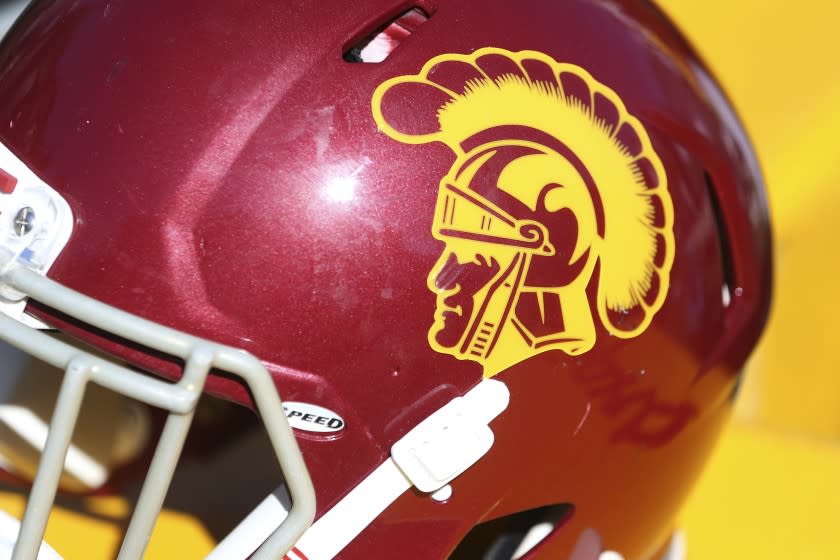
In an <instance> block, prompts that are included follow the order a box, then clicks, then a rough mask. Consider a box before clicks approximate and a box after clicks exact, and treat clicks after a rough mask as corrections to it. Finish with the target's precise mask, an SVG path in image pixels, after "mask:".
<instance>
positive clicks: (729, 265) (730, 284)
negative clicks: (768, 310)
mask: <svg viewBox="0 0 840 560" xmlns="http://www.w3.org/2000/svg"><path fill="white" fill-rule="evenodd" d="M703 175H704V176H705V179H706V190H707V192H708V193H709V203H710V204H711V206H712V213H713V214H714V216H715V226H716V227H717V232H718V242H719V243H720V261H721V263H720V264H721V271H722V279H721V302H722V303H723V307H729V305H730V303H732V296H733V294H734V295H737V294H738V292H739V291H740V290H739V289H738V288H736V279H735V268H734V266H733V262H732V246H731V244H730V242H729V233H728V232H727V228H726V219H725V217H724V214H723V208H722V207H721V203H720V198H718V193H717V189H716V188H715V182H714V179H712V176H711V174H710V173H709V172H708V171H704V172H703Z"/></svg>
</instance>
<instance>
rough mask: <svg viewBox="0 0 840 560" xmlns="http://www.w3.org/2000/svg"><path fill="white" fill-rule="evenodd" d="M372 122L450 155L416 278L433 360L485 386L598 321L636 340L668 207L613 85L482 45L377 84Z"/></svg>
mask: <svg viewBox="0 0 840 560" xmlns="http://www.w3.org/2000/svg"><path fill="white" fill-rule="evenodd" d="M432 75H434V79H432V78H431V76H432ZM452 76H460V77H461V78H460V80H461V82H460V83H457V84H453V78H452ZM465 76H466V78H464V77H465ZM538 78H539V79H538ZM444 84H445V85H444ZM430 92H432V93H434V94H435V95H434V96H433V97H434V98H436V99H440V97H441V95H440V94H441V93H445V94H446V96H447V97H448V99H447V100H446V101H444V102H443V103H442V104H440V105H439V106H437V107H435V108H434V109H435V110H434V111H433V112H431V111H429V109H428V108H427V109H426V112H425V114H423V113H422V111H421V114H418V115H417V121H416V122H415V123H413V125H412V126H411V130H412V132H410V133H409V132H405V131H402V130H400V128H401V127H403V128H405V127H404V125H403V124H401V123H403V122H404V116H401V117H400V118H395V117H393V116H392V115H393V114H392V113H391V110H392V109H391V108H392V107H397V106H400V107H405V106H406V103H405V99H406V98H409V99H410V98H412V97H415V98H416V97H418V96H424V95H426V96H428V94H429V93H430ZM419 106H421V107H422V106H425V105H423V104H419ZM373 110H374V117H375V118H376V120H377V122H378V123H379V125H380V127H381V128H382V130H383V131H384V132H386V134H388V135H389V136H391V137H393V138H394V139H396V140H399V141H402V142H406V143H411V144H420V143H427V142H433V141H440V142H444V143H445V144H447V145H448V146H449V147H450V148H452V150H453V152H454V153H455V162H454V163H453V165H452V167H451V169H450V171H449V172H448V173H447V174H446V176H445V177H443V178H442V179H441V181H440V184H439V186H438V198H437V203H436V205H435V210H434V216H433V222H432V228H431V233H432V235H433V236H434V237H435V238H436V239H438V240H439V241H442V242H443V244H444V248H443V251H442V253H441V255H440V257H439V259H438V260H437V262H436V263H435V264H434V266H433V267H432V269H431V271H430V272H429V275H428V278H427V286H428V288H429V290H431V291H432V292H434V293H435V295H436V310H435V312H434V319H433V323H432V325H431V327H430V329H429V344H430V345H431V347H432V348H433V349H434V350H436V351H437V352H441V353H446V354H450V355H452V356H454V357H456V358H458V359H465V360H473V361H476V362H479V363H480V364H481V365H482V366H483V368H484V375H485V377H490V376H492V375H495V374H496V373H498V372H499V371H502V370H504V369H506V368H507V367H509V366H511V365H513V364H515V363H518V362H520V361H522V360H524V359H526V358H528V357H530V356H532V355H535V354H537V353H540V352H544V351H547V350H561V351H563V352H565V353H566V354H569V355H579V354H582V353H584V352H586V351H588V350H590V349H591V348H592V347H593V346H594V344H595V342H596V328H595V319H594V317H595V316H597V317H598V318H599V320H600V322H601V324H602V325H603V326H604V327H605V328H606V330H607V331H608V332H610V334H613V335H615V336H619V337H623V338H629V337H633V336H638V335H639V334H641V332H643V331H644V329H645V328H647V326H648V325H649V324H650V321H651V319H652V317H653V315H654V314H655V313H656V311H658V309H659V308H660V307H661V305H662V303H663V302H664V299H665V295H666V292H667V288H668V277H669V272H670V267H671V264H672V262H673V245H674V243H673V233H672V223H673V216H672V214H673V210H672V204H671V200H670V196H669V195H668V191H667V184H666V177H665V173H664V169H663V168H662V164H661V162H660V160H659V158H658V156H657V155H656V153H655V152H654V151H653V149H652V147H651V145H650V140H649V139H648V137H647V134H646V132H645V130H644V128H643V127H642V125H641V124H640V123H639V121H638V120H636V119H635V118H634V117H632V116H631V115H629V114H628V113H627V111H626V109H625V108H624V105H623V103H622V102H621V100H620V99H619V98H618V96H617V95H616V94H615V93H614V92H612V91H611V90H610V89H609V88H607V87H606V86H604V85H603V84H600V83H598V82H597V81H595V80H594V79H593V78H592V77H591V76H590V75H589V74H588V73H586V71H584V70H582V69H581V68H579V67H576V66H572V65H568V64H560V63H557V62H556V61H554V60H552V59H550V58H549V57H547V56H546V55H543V54H541V53H536V52H531V51H526V52H520V53H512V52H509V51H504V50H501V49H493V48H489V49H481V50H479V51H477V52H475V53H473V54H472V55H469V56H461V55H443V56H440V57H437V58H435V59H433V60H431V61H430V62H429V63H428V64H427V65H426V66H425V67H424V68H423V70H422V71H421V72H420V73H419V74H417V75H412V76H400V77H397V78H394V79H392V80H389V81H388V82H385V83H384V84H382V85H381V86H380V87H379V88H378V89H377V91H376V93H375V95H374V99H373ZM430 113H431V114H430ZM398 123H400V124H398ZM418 131H419V132H418ZM593 283H594V288H595V289H594V290H593V289H592V288H593ZM593 291H594V293H595V294H596V295H595V297H591V293H592V292H593Z"/></svg>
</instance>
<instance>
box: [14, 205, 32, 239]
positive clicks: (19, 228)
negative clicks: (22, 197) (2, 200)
mask: <svg viewBox="0 0 840 560" xmlns="http://www.w3.org/2000/svg"><path fill="white" fill-rule="evenodd" d="M33 227H35V211H34V210H33V209H32V208H30V207H29V206H24V207H23V208H21V209H20V210H18V213H17V215H15V225H14V228H15V233H16V234H17V236H18V237H23V236H24V235H26V234H27V233H29V232H30V231H32V228H33Z"/></svg>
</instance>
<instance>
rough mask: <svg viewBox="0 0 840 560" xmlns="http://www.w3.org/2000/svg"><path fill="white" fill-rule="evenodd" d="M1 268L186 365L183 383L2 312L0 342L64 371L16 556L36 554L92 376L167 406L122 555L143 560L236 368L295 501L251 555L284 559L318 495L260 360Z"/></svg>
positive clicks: (17, 285)
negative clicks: (190, 440)
mask: <svg viewBox="0 0 840 560" xmlns="http://www.w3.org/2000/svg"><path fill="white" fill-rule="evenodd" d="M4 268H6V270H5V272H3V273H2V274H1V275H0V282H1V283H3V284H5V285H6V286H9V287H11V288H12V289H14V290H17V291H19V292H21V293H23V294H25V295H27V296H29V297H31V298H33V299H35V300H37V301H39V302H41V303H43V304H45V305H47V306H49V307H52V308H54V309H57V310H58V311H61V312H62V313H65V314H67V315H69V316H71V317H74V318H76V319H78V320H80V321H83V322H85V323H87V324H89V325H92V326H95V327H97V328H100V329H103V330H105V331H108V332H110V333H113V334H115V335H117V336H119V337H121V338H125V339H127V340H131V341H133V342H135V343H138V344H141V345H143V346H146V347H148V348H151V349H154V350H157V351H159V352H163V353H166V354H169V355H171V356H175V357H178V358H180V359H182V360H183V361H184V363H185V364H186V365H185V367H184V373H183V377H182V378H181V380H180V381H179V382H178V383H175V384H172V383H167V382H165V381H162V380H158V379H154V378H151V377H149V376H148V375H144V374H142V373H138V372H136V371H132V370H130V369H127V368H125V367H121V366H119V365H117V364H115V363H112V362H109V361H107V360H104V359H102V358H100V357H97V356H94V355H93V354H90V353H87V352H85V351H83V350H80V349H79V348H76V347H74V346H72V345H69V344H66V343H64V342H61V341H59V340H57V339H55V338H53V337H51V336H49V335H47V334H45V333H43V332H40V331H37V330H35V329H33V328H30V327H27V326H25V325H23V324H22V323H20V322H18V321H16V320H15V319H12V318H10V317H8V316H6V315H4V314H3V313H0V340H4V341H5V342H7V343H9V344H10V345H12V346H14V347H16V348H18V349H20V350H22V351H24V352H27V353H28V354H31V355H33V356H35V357H36V358H38V359H40V360H42V361H44V362H46V363H49V364H51V365H53V366H55V367H57V368H60V369H64V370H65V376H64V380H63V383H62V386H61V390H60V392H59V396H58V400H57V403H56V406H55V410H54V412H53V416H52V420H51V423H50V430H49V435H48V437H47V441H46V445H45V447H44V451H43V454H42V457H41V461H40V463H39V466H38V471H37V474H36V476H35V481H34V483H33V486H32V490H31V492H30V494H29V500H28V502H27V505H26V511H25V513H24V517H23V520H22V523H21V529H20V533H19V535H18V539H17V542H16V544H15V548H14V552H13V556H12V558H13V560H32V559H34V558H36V556H37V554H38V549H39V547H40V546H41V543H42V541H43V538H44V532H45V529H46V525H47V520H48V517H49V513H50V510H51V508H52V505H53V502H54V500H55V495H56V491H57V488H58V484H59V478H60V476H61V472H62V469H63V465H64V458H65V456H66V454H67V449H68V446H69V445H70V438H71V436H72V434H73V429H74V427H75V424H76V421H77V418H78V414H79V409H80V408H81V405H82V401H83V398H84V394H85V389H86V386H87V384H88V383H89V382H93V383H97V384H99V385H101V386H103V387H105V388H107V389H110V390H112V391H115V392H117V393H120V394H123V395H126V396H128V397H130V398H133V399H136V400H138V401H141V402H143V403H146V404H148V405H150V406H155V407H159V408H162V409H165V410H167V411H169V415H168V417H167V420H166V423H165V426H164V428H163V432H162V434H161V437H160V441H159V443H158V445H157V448H156V449H155V453H154V458H153V459H152V463H151V466H150V468H149V471H148V473H147V475H146V479H145V481H144V483H143V488H142V491H141V493H140V496H139V498H138V501H137V505H136V507H135V509H134V513H133V515H132V518H131V522H130V523H129V526H128V530H127V532H126V536H125V539H124V540H123V543H122V547H121V548H120V552H119V556H118V560H134V559H139V558H142V556H143V553H144V551H145V549H146V545H147V543H148V541H149V538H150V537H151V533H152V529H153V528H154V524H155V521H156V520H157V517H158V515H159V514H160V510H161V507H162V505H163V500H164V497H165V496H166V492H167V490H168V488H169V483H170V481H171V478H172V474H173V472H174V470H175V467H176V465H177V462H178V458H179V457H180V454H181V450H182V448H183V445H184V440H185V439H186V436H187V432H188V431H189V428H190V425H191V423H192V419H193V414H194V413H195V407H196V405H197V403H198V399H199V398H200V396H201V393H202V390H203V387H204V383H205V381H206V379H207V375H208V374H209V372H210V370H211V369H212V368H217V369H219V370H222V371H225V372H229V373H231V374H234V375H236V376H238V377H240V378H242V379H243V380H244V381H245V383H246V384H247V385H248V387H249V389H250V391H251V395H252V397H253V399H254V404H255V406H256V410H257V412H258V414H259V415H260V417H261V419H262V421H263V423H264V425H265V428H266V431H267V433H268V437H269V440H270V441H271V444H272V446H273V448H274V452H275V455H276V456H277V460H278V462H279V464H280V469H281V471H282V474H283V477H284V479H285V483H286V487H287V488H288V491H289V494H290V496H291V499H292V508H291V511H290V513H289V516H288V517H287V518H286V519H285V521H284V522H283V523H282V524H281V525H280V526H279V527H278V528H277V529H276V530H275V531H274V532H273V533H272V534H271V536H270V537H269V538H268V539H267V540H266V541H265V542H264V543H263V544H262V546H261V547H260V548H259V549H258V550H257V551H256V553H255V554H254V555H253V556H252V558H255V559H269V558H270V559H276V558H281V557H282V556H283V555H285V554H286V553H287V552H288V551H289V550H290V549H291V548H292V546H293V545H294V543H295V542H296V541H297V540H298V538H299V537H300V536H301V535H302V534H303V532H304V531H305V530H306V529H307V528H308V527H309V526H310V525H311V524H312V520H313V518H314V516H315V492H314V489H313V487H312V482H311V480H310V478H309V472H308V471H307V469H306V465H305V464H304V462H303V457H302V456H301V453H300V449H299V448H298V446H297V442H296V441H295V438H294V435H293V433H292V431H291V428H290V427H289V424H288V421H287V419H286V416H285V414H284V413H283V407H282V403H281V402H280V398H279V396H278V394H277V390H276V387H275V386H274V382H273V380H272V378H271V376H270V375H269V373H268V371H266V369H265V367H264V366H263V365H262V364H261V363H260V362H259V361H258V360H257V359H256V358H254V357H253V356H252V355H250V354H248V353H246V352H244V351H242V350H237V349H235V348H232V347H228V346H223V345H221V344H216V343H213V342H210V341H207V340H203V339H200V338H196V337H193V336H190V335H188V334H186V333H183V332H180V331H176V330H174V329H170V328H168V327H165V326H163V325H160V324H157V323H153V322H151V321H148V320H145V319H142V318H140V317H137V316H135V315H131V314H129V313H126V312H124V311H120V310H118V309H116V308H114V307H111V306H109V305H106V304H104V303H102V302H99V301H96V300H94V299H92V298H89V297H87V296H84V295H82V294H80V293H78V292H75V291H73V290H71V289H69V288H67V287H64V286H62V285H60V284H58V283H56V282H54V281H52V280H50V279H48V278H46V277H44V276H42V275H41V274H39V273H37V272H35V271H33V270H29V269H27V268H24V267H22V266H15V265H12V266H11V267H4Z"/></svg>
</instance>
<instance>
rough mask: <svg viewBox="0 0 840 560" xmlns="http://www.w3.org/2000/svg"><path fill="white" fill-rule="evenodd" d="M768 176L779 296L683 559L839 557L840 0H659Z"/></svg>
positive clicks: (701, 491)
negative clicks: (715, 81) (839, 229)
mask: <svg viewBox="0 0 840 560" xmlns="http://www.w3.org/2000/svg"><path fill="white" fill-rule="evenodd" d="M660 5H661V6H662V7H663V8H664V9H665V11H666V12H668V14H669V15H670V16H671V17H672V18H673V19H674V20H675V21H676V22H677V24H678V25H679V26H680V27H681V28H682V29H683V31H684V32H685V33H686V34H687V35H688V36H689V37H690V38H691V39H692V41H693V42H694V44H695V46H696V47H697V49H698V50H699V51H700V53H701V54H702V55H703V56H704V58H705V59H706V62H707V63H708V64H709V66H710V67H711V68H712V70H713V71H714V72H715V73H716V74H717V76H718V78H719V80H720V81H721V83H722V84H723V85H724V87H725V89H726V90H727V92H728V93H729V95H730V98H731V99H732V101H733V103H734V104H735V107H736V109H737V110H738V112H739V114H740V115H741V117H742V119H743V120H744V122H745V124H746V127H747V130H748V131H749V133H750V135H751V137H752V139H753V142H754V144H755V147H756V150H757V151H758V156H759V160H760V161H761V163H762V167H763V169H764V173H765V179H766V181H767V188H768V193H769V198H770V206H771V212H772V215H773V222H774V234H775V258H776V263H775V273H776V277H775V284H776V285H775V293H774V301H773V310H772V315H771V318H770V324H769V326H768V330H767V332H766V334H765V336H764V338H763V339H762V341H761V344H760V346H759V349H758V352H757V353H756V355H755V356H754V357H753V359H752V362H751V364H750V367H749V374H748V376H747V381H746V383H745V386H744V389H743V391H742V393H741V398H740V401H739V402H738V405H737V409H736V415H735V420H734V421H733V423H732V424H731V425H730V427H729V428H728V430H727V432H726V433H725V435H724V437H723V440H722V441H721V443H720V445H719V447H718V449H717V450H716V452H715V454H714V455H713V457H712V459H711V461H710V463H709V465H708V468H707V470H706V472H705V474H704V476H703V478H702V480H701V481H700V483H699V484H698V486H697V488H696V489H695V491H694V493H693V495H692V497H691V499H690V500H689V503H688V504H687V506H686V507H685V510H684V512H683V515H682V525H683V527H684V529H685V531H686V535H687V540H688V558H689V560H707V559H713V560H728V559H739V560H743V559H752V558H761V559H764V560H771V559H785V560H789V559H798V558H840V539H838V537H837V536H838V535H840V515H838V513H837V505H838V504H840V476H839V475H840V446H838V440H839V439H840V375H838V362H840V359H839V358H838V355H837V354H834V350H835V349H836V345H837V333H838V329H837V328H836V327H835V326H834V324H833V323H832V320H833V319H832V317H833V315H832V309H833V304H834V301H833V299H832V298H831V297H829V296H830V295H831V294H832V293H833V288H834V286H835V285H837V283H838V281H837V278H838V274H840V250H838V249H837V247H836V245H835V244H836V243H837V240H838V238H840V236H838V235H836V234H835V233H834V228H835V227H836V225H837V224H835V221H834V220H835V219H837V218H836V215H837V213H838V211H840V144H838V140H840V62H838V59H837V56H838V54H840V30H838V23H840V4H838V3H836V2H832V1H830V0H803V1H801V2H795V3H789V2H784V3H783V2H772V1H770V2H768V1H767V0H765V1H762V2H759V1H758V0H741V1H740V2H727V1H723V0H713V1H706V2H698V1H696V0H661V1H660Z"/></svg>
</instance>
